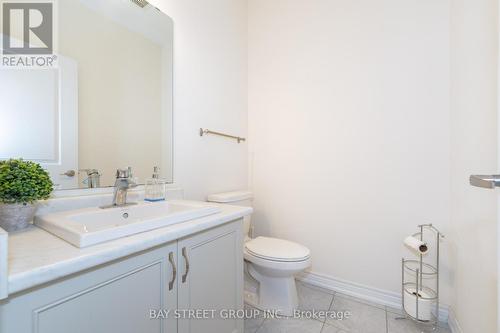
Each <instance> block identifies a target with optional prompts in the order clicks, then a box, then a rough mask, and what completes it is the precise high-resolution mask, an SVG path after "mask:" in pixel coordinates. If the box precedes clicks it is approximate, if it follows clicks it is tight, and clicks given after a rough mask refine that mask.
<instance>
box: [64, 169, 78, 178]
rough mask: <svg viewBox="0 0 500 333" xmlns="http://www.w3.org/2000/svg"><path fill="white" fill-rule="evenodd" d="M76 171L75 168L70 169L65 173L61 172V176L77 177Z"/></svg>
mask: <svg viewBox="0 0 500 333" xmlns="http://www.w3.org/2000/svg"><path fill="white" fill-rule="evenodd" d="M75 175H76V171H75V170H68V171H66V172H65V173H61V176H67V177H75Z"/></svg>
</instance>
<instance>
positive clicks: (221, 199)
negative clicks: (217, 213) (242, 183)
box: [207, 190, 253, 241]
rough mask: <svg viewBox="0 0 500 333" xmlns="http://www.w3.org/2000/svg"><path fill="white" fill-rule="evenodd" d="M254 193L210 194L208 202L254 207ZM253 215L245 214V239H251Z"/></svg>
mask: <svg viewBox="0 0 500 333" xmlns="http://www.w3.org/2000/svg"><path fill="white" fill-rule="evenodd" d="M252 199H253V193H252V192H250V191H245V190H244V191H233V192H224V193H217V194H211V195H209V196H208V198H207V201H208V202H215V203H219V204H226V205H233V206H244V207H252ZM250 228H251V217H250V216H245V217H244V219H243V233H244V235H243V237H244V239H245V241H247V240H248V239H250V236H251V235H250Z"/></svg>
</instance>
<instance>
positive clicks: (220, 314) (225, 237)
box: [177, 224, 243, 333]
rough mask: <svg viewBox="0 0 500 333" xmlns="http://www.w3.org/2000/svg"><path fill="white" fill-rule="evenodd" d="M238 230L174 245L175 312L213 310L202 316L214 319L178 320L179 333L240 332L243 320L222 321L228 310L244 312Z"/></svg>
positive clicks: (225, 228) (232, 228)
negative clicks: (176, 266) (176, 275)
mask: <svg viewBox="0 0 500 333" xmlns="http://www.w3.org/2000/svg"><path fill="white" fill-rule="evenodd" d="M238 226H239V227H238V228H236V227H235V226H234V225H226V226H223V227H219V228H217V229H212V230H208V231H205V232H202V233H199V234H197V235H195V236H192V237H188V238H185V239H182V240H179V242H178V243H177V253H178V258H179V270H180V271H181V276H179V280H178V286H179V289H178V300H179V303H178V308H179V309H184V310H203V309H205V310H212V313H205V314H201V315H202V316H212V315H213V316H214V318H213V319H211V320H193V319H191V318H189V317H188V318H183V319H180V320H179V321H178V327H179V330H178V331H179V332H180V333H198V332H199V333H209V332H213V333H223V332H231V333H235V332H243V320H237V319H236V318H234V317H235V316H233V318H224V317H227V315H228V312H227V310H230V309H234V310H238V309H243V240H242V236H243V233H242V230H241V225H240V224H238ZM198 315H200V314H198Z"/></svg>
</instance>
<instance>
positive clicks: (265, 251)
mask: <svg viewBox="0 0 500 333" xmlns="http://www.w3.org/2000/svg"><path fill="white" fill-rule="evenodd" d="M245 250H246V252H248V253H249V254H251V255H252V256H254V257H257V258H261V259H264V260H270V261H274V262H301V261H306V260H307V259H309V257H310V255H311V251H310V250H309V249H308V248H307V247H305V246H303V245H300V244H297V243H294V242H290V241H287V240H284V239H278V238H270V237H257V238H254V239H252V240H250V241H248V242H246V243H245Z"/></svg>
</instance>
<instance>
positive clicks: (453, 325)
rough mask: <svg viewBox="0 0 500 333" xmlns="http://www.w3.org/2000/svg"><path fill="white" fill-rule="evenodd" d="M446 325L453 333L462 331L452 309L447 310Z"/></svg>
mask: <svg viewBox="0 0 500 333" xmlns="http://www.w3.org/2000/svg"><path fill="white" fill-rule="evenodd" d="M448 326H449V327H450V330H451V331H452V332H453V333H463V330H462V328H461V327H460V324H459V323H458V320H457V316H456V315H455V312H453V309H450V310H449V314H448Z"/></svg>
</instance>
